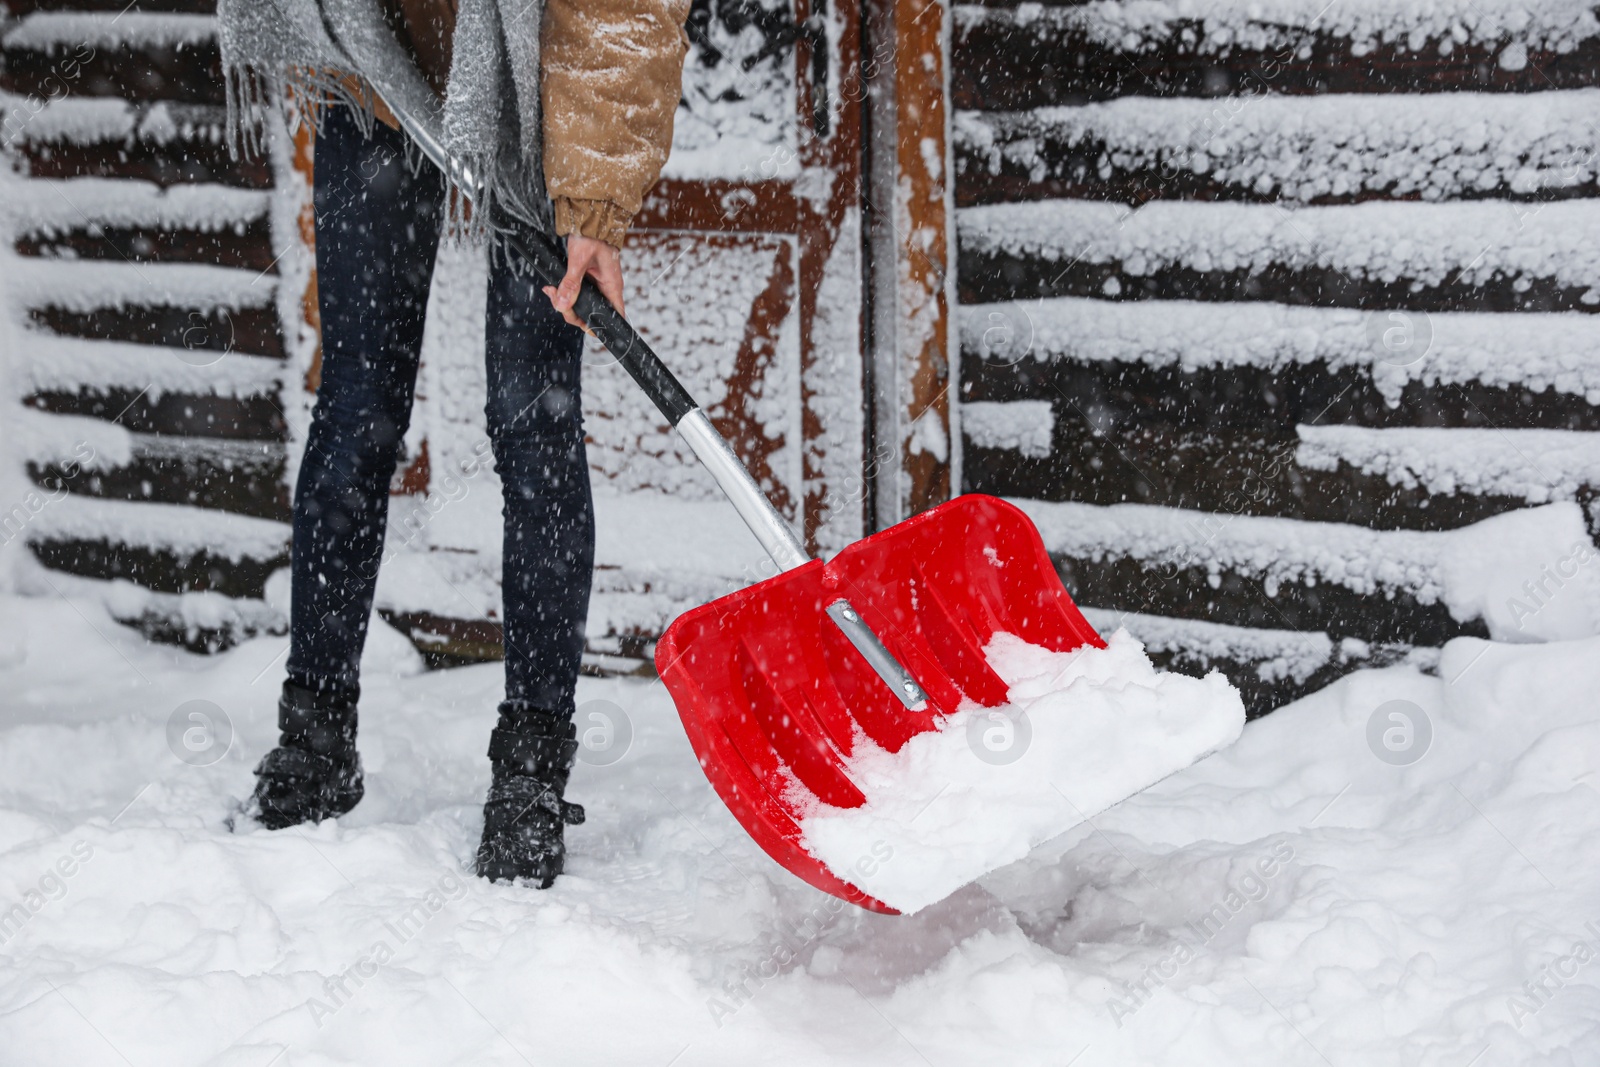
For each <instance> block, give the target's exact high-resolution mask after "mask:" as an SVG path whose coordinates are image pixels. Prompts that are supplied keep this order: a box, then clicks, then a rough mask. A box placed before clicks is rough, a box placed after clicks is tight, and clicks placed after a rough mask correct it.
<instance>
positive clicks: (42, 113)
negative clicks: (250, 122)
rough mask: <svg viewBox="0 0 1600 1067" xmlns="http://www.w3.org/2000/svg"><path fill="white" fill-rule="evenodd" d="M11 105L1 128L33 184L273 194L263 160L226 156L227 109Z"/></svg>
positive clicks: (100, 102) (108, 102)
mask: <svg viewBox="0 0 1600 1067" xmlns="http://www.w3.org/2000/svg"><path fill="white" fill-rule="evenodd" d="M9 103H10V111H9V115H8V116H7V117H6V118H5V120H4V122H5V129H6V131H7V133H8V135H9V136H10V137H11V143H12V145H13V147H14V148H15V150H16V151H17V153H18V154H19V155H20V156H21V157H22V158H23V159H24V160H25V161H26V163H27V171H28V173H29V174H30V175H31V176H33V177H36V178H55V179H62V178H79V177H98V178H132V179H135V180H142V181H149V182H154V183H155V184H157V185H161V186H169V185H177V184H182V183H186V182H212V183H217V184H223V185H229V186H235V187H239V188H246V189H269V188H271V187H272V169H271V165H270V163H269V162H268V160H267V159H266V157H265V156H262V155H251V156H242V155H241V156H240V157H239V158H237V159H236V158H234V157H233V155H232V154H231V153H230V152H229V151H228V146H227V139H226V136H225V134H226V130H225V124H226V118H227V110H226V109H225V108H223V107H220V106H216V105H209V104H169V103H167V102H165V101H158V102H156V103H153V104H152V103H138V102H135V101H129V100H119V99H116V98H111V97H105V98H83V99H79V98H76V97H67V98H65V99H60V100H54V101H52V102H50V103H48V104H46V105H45V106H44V107H43V108H39V109H38V110H37V111H35V110H34V107H35V106H36V105H34V104H26V105H25V104H22V103H21V102H18V101H10V102H9Z"/></svg>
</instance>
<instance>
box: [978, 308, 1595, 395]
mask: <svg viewBox="0 0 1600 1067" xmlns="http://www.w3.org/2000/svg"><path fill="white" fill-rule="evenodd" d="M957 314H958V322H959V328H960V335H961V351H962V354H963V357H964V358H965V359H966V360H967V364H966V366H965V367H964V369H963V371H962V378H963V381H964V382H966V381H969V380H982V381H983V382H984V383H985V388H986V389H1003V388H1005V387H1006V385H1007V383H1011V382H1013V381H1020V382H1022V383H1023V385H1022V387H1023V388H1026V382H1027V381H1028V379H1029V377H1030V376H1031V375H1035V374H1037V373H1039V372H1041V371H1042V370H1043V369H1044V368H1045V367H1047V366H1049V365H1051V364H1056V363H1083V364H1093V363H1109V364H1116V365H1123V366H1112V367H1108V368H1106V371H1105V373H1107V374H1108V375H1120V374H1122V373H1123V371H1124V369H1128V370H1134V369H1136V368H1131V367H1125V365H1128V364H1144V365H1147V366H1149V367H1153V368H1171V369H1172V370H1174V371H1178V372H1182V373H1186V374H1192V373H1196V372H1200V371H1215V372H1217V373H1219V374H1243V373H1249V372H1251V371H1256V370H1259V371H1261V372H1263V373H1267V374H1271V375H1287V376H1290V377H1291V379H1292V378H1293V377H1294V376H1295V375H1296V373H1297V371H1298V370H1299V369H1301V368H1309V369H1320V370H1321V371H1323V372H1340V371H1346V370H1349V371H1352V372H1354V373H1355V374H1357V375H1359V376H1360V377H1361V378H1362V379H1365V380H1366V381H1367V382H1369V383H1370V384H1369V385H1367V386H1364V387H1363V388H1366V389H1369V390H1373V391H1376V393H1377V394H1378V395H1379V396H1380V397H1381V398H1382V400H1383V401H1384V405H1385V406H1388V407H1392V408H1396V409H1400V408H1401V407H1402V406H1403V405H1404V404H1405V402H1406V397H1407V396H1408V395H1415V392H1416V390H1417V387H1419V386H1446V385H1447V386H1463V385H1466V386H1480V385H1481V386H1483V387H1486V388H1489V389H1495V390H1514V389H1527V390H1530V391H1532V392H1534V393H1540V392H1544V391H1546V390H1551V391H1554V392H1556V393H1561V394H1567V395H1569V396H1571V397H1573V398H1575V399H1576V400H1579V401H1583V402H1584V403H1582V404H1580V405H1576V407H1577V408H1579V409H1586V408H1587V407H1588V406H1589V405H1600V320H1597V319H1594V318H1590V317H1589V316H1585V315H1570V314H1523V315H1517V316H1514V317H1513V316H1506V315H1496V314H1483V313H1475V312H1460V313H1441V314H1431V315H1421V316H1407V315H1403V314H1396V313H1392V312H1388V311H1376V312H1363V311H1356V310H1350V309H1344V308H1319V307H1295V306H1286V305H1283V304H1270V303H1264V302H1250V303H1239V304H1220V303H1205V302H1190V301H1160V300H1151V301H1144V302H1140V303H1122V302H1113V301H1106V300H1094V299H1083V298H1077V297H1062V298H1057V299H1043V300H1018V301H1005V302H1000V303H993V304H967V305H964V306H962V307H961V308H960V309H959V311H958V313H957ZM1343 388H1344V386H1343V385H1341V386H1339V387H1337V388H1335V389H1334V390H1333V392H1332V393H1330V394H1329V395H1328V397H1327V398H1325V399H1324V400H1323V401H1322V402H1323V403H1326V400H1327V399H1331V398H1332V396H1333V395H1334V394H1336V393H1338V392H1339V391H1340V390H1341V389H1343ZM1046 390H1047V391H1046V392H1042V393H1040V394H1039V395H1058V394H1055V393H1054V391H1053V390H1049V389H1048V386H1047V387H1046ZM1018 395H1033V394H1032V393H1019V394H1018ZM1475 402H1476V401H1475ZM1552 403H1555V401H1554V400H1553V398H1541V400H1540V405H1541V407H1547V406H1548V405H1550V404H1552ZM1522 406H1523V407H1526V406H1527V405H1522ZM1321 410H1322V409H1321V408H1317V409H1314V410H1308V411H1303V412H1296V413H1295V414H1294V415H1293V416H1292V417H1291V418H1292V421H1293V422H1295V423H1300V422H1315V421H1318V420H1317V419H1316V418H1315V416H1316V415H1317V414H1318V413H1320V412H1321ZM1217 414H1218V412H1217V411H1216V410H1215V408H1214V407H1210V406H1208V407H1206V408H1204V409H1203V415H1202V417H1203V418H1204V419H1205V420H1206V422H1207V424H1209V423H1210V420H1212V419H1213V418H1215V417H1216V416H1217ZM1352 414H1353V412H1351V413H1347V414H1342V415H1340V416H1339V417H1338V418H1337V419H1336V420H1335V421H1341V422H1342V421H1349V418H1350V417H1352ZM1422 417H1423V415H1422V413H1421V412H1417V413H1414V414H1410V415H1406V414H1404V413H1402V414H1401V415H1400V418H1401V419H1409V420H1411V421H1413V422H1414V421H1417V420H1418V419H1420V418H1422ZM1513 425H1515V423H1513Z"/></svg>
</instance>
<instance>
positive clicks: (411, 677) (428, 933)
mask: <svg viewBox="0 0 1600 1067" xmlns="http://www.w3.org/2000/svg"><path fill="white" fill-rule="evenodd" d="M375 636H376V639H375V641H374V647H373V648H372V649H371V652H370V655H369V663H368V670H367V695H366V699H365V700H364V705H363V714H364V720H363V726H362V748H363V753H364V756H365V759H366V762H367V768H368V795H367V799H366V800H365V802H364V803H363V804H362V805H361V807H359V808H358V809H357V810H356V812H355V813H353V815H352V816H351V817H349V818H348V819H345V820H343V821H342V822H340V823H339V824H337V825H335V824H333V823H328V824H325V825H323V826H321V827H318V828H316V829H308V830H295V831H285V832H281V833H275V834H269V833H262V832H255V833H246V834H242V835H239V836H233V835H230V834H228V833H227V832H226V831H225V830H224V829H223V827H222V819H223V817H224V815H225V814H226V812H227V810H228V808H229V805H230V804H231V802H232V800H233V798H235V797H237V796H239V795H241V794H243V793H244V792H245V791H246V790H247V789H248V787H249V785H250V781H251V776H250V768H251V766H252V764H253V762H254V761H255V760H256V759H257V758H258V757H259V756H260V754H261V753H262V752H263V751H264V749H265V748H266V747H267V745H268V744H269V742H270V740H271V735H272V726H271V721H272V715H273V703H274V699H275V695H276V689H277V685H278V682H279V679H280V677H281V670H282V660H281V657H280V653H281V652H282V651H283V641H282V639H277V638H266V639H261V640H258V641H255V642H252V643H249V644H246V645H243V646H241V647H239V648H237V649H235V650H233V651H231V652H229V653H227V654H224V655H220V656H216V657H211V658H204V657H196V656H192V655H189V654H187V653H184V652H181V651H178V650H174V649H171V648H165V647H147V646H145V645H144V644H143V643H142V642H141V640H140V639H139V638H138V637H137V636H136V635H135V634H133V633H132V632H130V631H128V630H126V629H124V628H121V627H119V626H117V625H116V624H114V623H112V622H111V621H110V620H109V619H108V618H107V617H106V616H105V615H104V613H103V611H102V610H101V609H99V608H97V607H95V606H93V605H91V604H89V603H68V602H67V601H65V600H62V599H59V598H54V597H44V598H35V599H18V598H7V599H5V600H3V601H0V694H3V696H0V1062H3V1063H4V1064H6V1065H7V1067H24V1065H30V1064H61V1063H72V1064H85V1065H89V1064H101V1063H105V1064H135V1065H140V1067H142V1065H145V1064H152V1065H153V1064H162V1065H166V1064H186V1063H210V1064H226V1065H230V1067H231V1065H255V1067H267V1065H268V1064H277V1065H280V1067H287V1065H291V1064H294V1065H300V1064H319V1065H320V1064H343V1063H362V1064H380V1063H381V1064H386V1065H387V1064H410V1063H418V1064H446V1063H460V1064H491V1063H493V1064H517V1063H561V1064H590V1063H617V1064H643V1065H660V1067H667V1065H669V1064H677V1065H679V1067H688V1065H692V1064H708V1063H729V1064H733V1063H738V1064H749V1063H753V1062H773V1063H784V1064H823V1063H868V1062H870V1063H875V1064H877V1063H883V1064H933V1065H939V1067H943V1065H945V1064H968V1063H1006V1064H1034V1063H1037V1064H1052V1065H1057V1067H1060V1065H1063V1064H1068V1063H1071V1064H1075V1065H1077V1067H1091V1065H1098V1064H1106V1065H1111V1064H1136V1063H1137V1064H1164V1063H1173V1064H1179V1063H1181V1064H1185V1065H1198V1064H1212V1063H1216V1064H1229V1065H1236V1064H1241V1063H1250V1064H1257V1063H1259V1064H1273V1065H1287V1064H1308V1065H1316V1064H1335V1065H1339V1067H1344V1065H1347V1064H1348V1065H1363V1067H1365V1065H1384V1064H1396V1065H1399V1064H1406V1065H1412V1064H1426V1065H1446V1064H1449V1065H1461V1067H1465V1065H1467V1064H1473V1065H1475V1067H1489V1065H1492V1064H1584V1063H1593V1062H1596V1059H1597V1058H1600V965H1596V964H1594V963H1593V959H1594V957H1595V954H1596V951H1597V950H1600V863H1597V860H1600V854H1597V853H1600V844H1597V842H1600V796H1597V795H1596V792H1595V778H1594V774H1595V770H1596V768H1597V766H1600V714H1597V706H1596V698H1595V694H1596V693H1597V692H1600V639H1595V640H1589V641H1580V642H1568V643H1560V644H1550V645H1521V646H1513V645H1489V644H1486V643H1484V642H1481V641H1475V640H1462V641H1458V642H1456V643H1454V644H1452V645H1451V646H1450V647H1449V648H1448V649H1447V650H1446V652H1445V656H1444V659H1443V663H1442V665H1441V669H1440V677H1439V678H1433V677H1427V676H1423V675H1420V674H1418V673H1416V672H1415V671H1413V670H1410V669H1390V670H1386V671H1368V672H1363V673H1360V674H1357V675H1354V676H1352V677H1349V678H1347V679H1345V680H1344V681H1342V682H1340V683H1338V684H1337V685H1335V686H1333V687H1332V688H1330V689H1329V690H1327V691H1325V692H1322V693H1319V694H1316V695H1314V696H1312V697H1310V698H1308V699H1306V700H1303V701H1301V702H1299V703H1298V704H1295V705H1293V706H1290V707H1288V708H1285V709H1283V710H1281V711H1279V712H1277V713H1275V714H1273V715H1271V716H1269V717H1268V718H1266V719H1263V720H1260V721H1258V722H1255V723H1252V724H1251V725H1249V726H1248V727H1247V728H1246V729H1245V733H1244V736H1243V738H1242V739H1241V740H1240V741H1239V742H1238V743H1237V744H1236V745H1234V746H1233V747H1232V748H1230V749H1228V750H1226V751H1224V752H1222V753H1219V754H1218V755H1216V756H1213V757H1211V758H1210V759H1207V760H1205V761H1204V762H1202V763H1201V764H1199V765H1197V766H1195V767H1194V768H1191V769H1190V770H1188V771H1185V772H1182V773H1180V774H1178V775H1176V776H1174V777H1172V778H1169V779H1168V780H1166V781H1165V782H1163V783H1162V784H1161V785H1159V786H1157V787H1156V788H1155V789H1153V790H1151V791H1149V792H1148V793H1146V794H1144V795H1142V796H1140V797H1138V798H1136V799H1134V800H1132V801H1129V802H1127V803H1125V804H1122V805H1120V806H1118V807H1116V808H1114V809H1112V810H1111V811H1109V812H1107V813H1105V814H1103V815H1101V816H1099V817H1098V818H1096V819H1095V820H1093V822H1094V825H1093V827H1092V828H1090V827H1084V828H1080V829H1079V830H1077V831H1074V832H1073V833H1071V834H1069V835H1067V837H1065V838H1063V839H1059V840H1058V841H1056V842H1054V843H1052V844H1051V845H1049V846H1046V847H1045V848H1043V849H1041V850H1040V851H1038V852H1036V853H1035V854H1034V855H1033V856H1032V857H1030V858H1029V859H1028V860H1026V861H1024V862H1022V863H1019V864H1016V865H1015V866H1013V867H1011V868H1008V869H1006V870H1004V871H1002V872H1000V873H999V874H997V875H995V876H991V877H990V878H988V879H987V880H986V881H985V883H984V884H982V885H975V886H970V887H968V888H967V889H965V890H962V891H961V892H958V893H957V894H955V895H954V896H953V897H950V898H949V899H946V900H944V901H942V902H940V903H939V904H937V905H934V906H932V907H930V908H928V909H926V910H925V911H923V912H921V913H919V914H918V915H916V916H914V917H912V918H897V917H888V916H880V915H872V914H867V913H865V912H859V911H856V910H854V909H851V908H849V907H848V906H845V905H842V904H840V903H839V902H837V901H834V900H833V899H832V898H828V897H824V896H822V895H821V894H818V893H816V892H814V891H812V890H811V889H809V888H807V887H806V886H804V885H802V884H800V883H799V882H797V881H796V880H794V879H793V878H791V877H789V876H788V875H787V874H785V873H784V872H782V871H781V870H779V869H778V868H777V867H776V866H775V865H773V864H772V863H771V862H770V861H768V860H767V859H766V857H765V856H764V855H763V854H761V853H760V852H759V851H758V850H757V849H756V847H755V846H754V845H753V844H752V843H750V842H749V841H748V840H747V839H746V838H745V837H744V836H743V835H742V833H741V832H740V830H739V828H738V826H737V825H736V824H735V823H734V821H733V819H732V817H731V816H729V815H728V814H727V812H726V811H725V810H724V809H723V808H722V807H721V806H720V804H719V803H718V801H717V800H716V798H715V796H714V795H713V794H712V792H711V790H710V788H709V787H708V786H707V784H706V782H705V780H704V778H703V777H702V775H701V773H700V771H699V769H698V768H697V767H696V765H695V762H694V760H693V758H692V756H691V753H690V750H689V747H688V744H687V742H686V741H685V740H684V737H683V734H682V731H681V729H680V728H679V726H678V724H677V722H676V718H675V715H674V712H673V710H672V707H671V705H670V703H669V701H668V700H667V699H666V697H665V694H664V692H663V691H662V689H661V688H660V687H659V686H657V685H652V684H646V683H643V682H637V681H626V682H625V681H593V680H588V681H586V682H585V683H584V688H583V691H582V693H581V696H580V699H582V700H593V699H608V700H611V701H614V702H615V703H616V704H618V705H620V706H621V707H623V708H624V709H625V710H626V712H627V713H628V715H629V716H630V717H631V720H632V726H633V731H634V737H633V740H632V744H631V747H630V748H629V750H628V751H627V753H626V755H625V756H624V757H623V758H622V759H620V760H618V761H617V762H615V763H614V764H612V765H610V766H593V765H583V766H580V767H579V769H578V771H577V773H576V775H575V777H574V784H573V789H572V793H573V796H574V798H575V799H578V800H580V801H582V802H584V803H585V804H587V805H588V808H589V823H588V824H587V825H585V826H583V827H581V828H578V829H576V830H574V831H572V832H571V833H570V841H571V846H572V856H571V861H570V866H571V873H570V874H569V875H568V876H566V877H564V878H563V879H561V880H560V881H559V882H558V883H557V885H556V887H555V888H554V889H552V890H550V891H548V892H543V893H541V892H538V891H535V890H529V889H520V888H508V887H497V886H490V885H487V884H484V883H482V882H480V881H478V880H477V879H475V878H472V877H471V876H470V875H469V874H467V865H468V862H469V859H470V856H471V854H472V851H473V848H474V847H475V845H476V842H477V833H478V818H479V816H478V804H479V802H480V800H481V796H482V792H483V789H484V786H485V784H486V780H487V775H488V764H487V760H486V759H485V757H484V756H483V755H482V753H483V750H484V746H485V743H486V740H487V735H488V730H489V726H490V723H491V719H492V715H493V707H494V704H495V701H496V699H497V697H498V694H499V689H500V675H499V670H498V668H497V667H496V666H484V667H478V668H468V669H462V670H455V671H449V672H443V673H422V672H420V670H419V666H418V664H417V662H416V660H415V658H414V656H413V655H412V654H411V652H410V650H409V646H407V645H405V643H404V642H403V641H401V640H400V639H399V638H398V636H397V635H395V634H393V632H392V631H387V630H383V629H379V630H378V631H376V635H375ZM196 700H199V701H210V702H212V703H213V704H215V705H217V706H218V707H220V708H221V709H223V711H224V712H225V713H226V715H227V717H228V719H229V720H230V721H231V724H232V729H233V737H232V740H231V745H230V747H229V748H228V750H227V753H226V755H225V756H224V757H223V758H221V759H220V760H219V761H217V762H215V763H212V764H210V765H208V766H191V765H188V764H186V763H184V762H182V761H180V760H179V759H178V758H177V757H176V756H175V755H174V751H180V752H189V751H191V749H188V748H185V746H184V739H183V737H182V733H183V729H182V728H183V727H190V726H194V725H196V724H195V723H194V722H191V721H189V720H187V718H186V716H187V715H188V711H189V710H194V709H188V710H185V711H184V712H183V713H182V714H180V715H179V716H178V720H179V725H180V729H178V730H177V731H176V734H177V735H178V736H177V737H176V739H175V740H174V741H173V742H171V743H170V744H169V740H168V736H169V731H168V724H169V720H171V719H172V718H173V716H174V713H175V712H177V711H178V709H179V708H180V707H182V706H183V705H185V704H186V703H188V702H190V701H196ZM1393 701H1402V702H1407V703H1402V704H1397V705H1391V704H1390V702H1393ZM200 707H202V708H203V706H200ZM1379 709H1382V711H1381V716H1380V719H1379V721H1378V723H1377V729H1376V731H1375V735H1376V736H1375V740H1373V741H1372V742H1370V743H1369V720H1370V719H1371V718H1372V716H1373V715H1374V712H1376V711H1379ZM1391 714H1402V715H1403V716H1404V717H1403V718H1401V719H1390V718H1389V716H1390V715H1391ZM1407 723H1410V724H1411V727H1412V732H1411V734H1410V747H1409V749H1408V748H1407V746H1406V733H1405V729H1406V724H1407ZM1425 727H1426V728H1425ZM1385 729H1388V730H1392V731H1396V732H1394V733H1391V734H1390V735H1389V740H1390V744H1391V747H1385V745H1384V743H1383V738H1382V736H1381V735H1382V732H1383V730H1385ZM1426 733H1431V743H1428V744H1427V748H1426V751H1425V754H1423V755H1422V756H1421V758H1420V759H1414V757H1415V756H1416V755H1417V753H1418V752H1419V751H1422V748H1423V744H1424V741H1423V737H1424V734H1426ZM205 740H206V739H205V737H204V736H202V735H199V734H191V735H190V737H189V742H190V744H191V745H192V746H196V750H198V751H199V752H200V754H201V758H203V757H204V756H205V755H206V753H205V751H204V749H205ZM1394 746H1398V751H1395V750H1394ZM1375 752H1383V753H1384V754H1385V755H1386V756H1388V760H1389V761H1385V760H1383V759H1380V758H1378V756H1377V755H1375ZM213 754H214V750H213ZM191 758H195V757H191ZM1408 759H1414V762H1411V763H1410V764H1409V765H1397V764H1396V763H1395V762H1392V761H1403V760H1408ZM14 904H15V905H19V906H20V909H21V910H20V911H19V910H17V908H14V907H13V905H14ZM330 979H332V981H330ZM340 985H342V986H343V988H342V990H341V989H340V988H339V986H340Z"/></svg>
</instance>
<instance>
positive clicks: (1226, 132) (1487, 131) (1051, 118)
mask: <svg viewBox="0 0 1600 1067" xmlns="http://www.w3.org/2000/svg"><path fill="white" fill-rule="evenodd" d="M1597 110H1600V90H1597V89H1574V90H1569V91H1564V92H1544V93H1534V94H1517V95H1508V94H1504V93H1442V94H1438V95H1433V96H1411V95H1399V94H1396V95H1388V96H1378V95H1365V96H1354V95H1331V96H1317V97H1309V98H1307V97H1290V96H1279V95H1273V94H1267V95H1259V96H1230V97H1220V98H1215V99H1204V100H1182V99H1180V100H1152V99H1149V98H1144V97H1128V98H1124V99H1121V100H1115V101H1110V102H1107V103H1095V104H1087V105H1084V106H1080V107H1049V108H1040V109H1038V110H1034V111H1011V112H980V111H962V112H958V113H957V114H956V116H955V124H954V133H955V137H954V146H955V159H956V191H957V197H958V203H960V204H961V205H962V206H967V205H972V204H983V203H996V202H1001V201H1007V200H1041V199H1047V198H1057V197H1082V198H1088V199H1095V200H1117V201H1124V202H1130V203H1140V202H1143V201H1146V200H1152V199H1179V198H1182V199H1198V200H1263V201H1265V200H1282V201H1292V202H1315V203H1333V202H1353V201H1356V200H1366V199H1372V198H1374V197H1392V198H1396V199H1422V200H1449V199H1461V198H1470V199H1477V198H1482V197H1487V196H1494V197H1501V198H1531V197H1538V198H1540V199H1550V198H1555V197H1564V196H1575V195H1589V196H1592V195H1594V193H1595V191H1596V170H1597V168H1596V165H1595V159H1596V155H1597V154H1600V132H1597V131H1596V129H1595V127H1594V124H1593V123H1592V121H1591V118H1592V116H1593V115H1594V114H1595V113H1596V111H1597Z"/></svg>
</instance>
